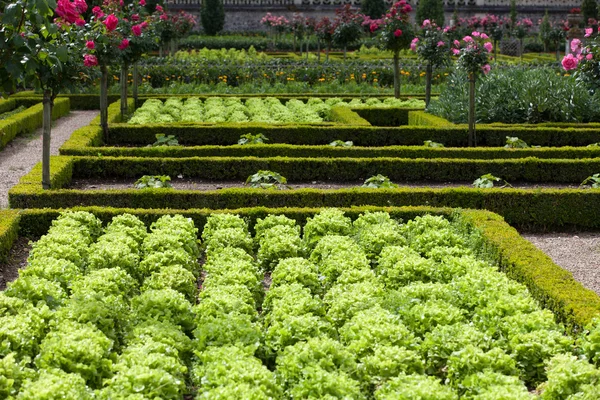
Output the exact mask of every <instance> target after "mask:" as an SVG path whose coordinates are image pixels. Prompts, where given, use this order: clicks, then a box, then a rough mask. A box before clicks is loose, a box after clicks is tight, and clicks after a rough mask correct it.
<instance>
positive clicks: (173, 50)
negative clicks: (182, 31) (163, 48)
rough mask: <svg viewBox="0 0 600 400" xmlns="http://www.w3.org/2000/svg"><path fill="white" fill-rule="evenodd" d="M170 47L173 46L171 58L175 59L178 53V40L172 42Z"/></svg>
mask: <svg viewBox="0 0 600 400" xmlns="http://www.w3.org/2000/svg"><path fill="white" fill-rule="evenodd" d="M170 45H171V57H174V56H175V53H176V52H177V40H176V39H173V40H171V43H170Z"/></svg>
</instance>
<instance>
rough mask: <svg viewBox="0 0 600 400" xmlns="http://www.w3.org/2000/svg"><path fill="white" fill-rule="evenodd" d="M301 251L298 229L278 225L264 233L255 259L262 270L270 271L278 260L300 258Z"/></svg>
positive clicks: (301, 243)
mask: <svg viewBox="0 0 600 400" xmlns="http://www.w3.org/2000/svg"><path fill="white" fill-rule="evenodd" d="M303 251H304V243H303V242H302V239H301V238H300V228H299V227H298V228H296V227H290V226H285V225H280V226H275V227H273V228H271V229H269V230H267V231H266V232H265V233H264V235H263V237H262V238H261V240H260V246H259V249H258V253H257V254H256V257H257V260H258V262H259V263H260V264H261V265H262V266H263V268H264V269H266V270H268V271H271V270H273V267H275V265H277V263H278V262H279V261H280V260H282V259H285V258H290V257H297V256H301V255H302V253H303Z"/></svg>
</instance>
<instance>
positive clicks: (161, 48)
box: [158, 45, 163, 58]
mask: <svg viewBox="0 0 600 400" xmlns="http://www.w3.org/2000/svg"><path fill="white" fill-rule="evenodd" d="M158 56H159V57H161V58H162V56H163V47H162V45H158Z"/></svg>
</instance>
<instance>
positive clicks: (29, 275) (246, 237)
mask: <svg viewBox="0 0 600 400" xmlns="http://www.w3.org/2000/svg"><path fill="white" fill-rule="evenodd" d="M367 210H368V211H370V212H369V213H365V211H367ZM87 211H91V212H93V213H95V214H96V215H97V216H98V217H101V218H102V220H103V221H105V222H109V224H108V225H106V226H105V227H103V226H102V225H103V224H102V223H101V222H100V220H98V219H97V218H96V217H94V216H93V214H88V213H85V212H76V213H66V214H63V215H61V216H60V217H59V219H57V220H55V221H54V222H52V221H53V220H54V219H55V218H56V216H57V212H56V211H51V210H27V211H24V212H22V213H21V214H17V213H3V214H2V215H0V226H10V227H11V229H10V230H11V231H12V232H18V233H19V234H23V233H26V232H28V231H29V232H31V230H39V231H40V233H44V234H45V236H44V237H42V238H41V239H40V240H39V241H38V242H36V243H35V244H34V245H33V248H32V250H31V252H30V258H29V264H28V265H27V267H26V268H25V269H24V270H23V271H22V273H21V276H20V277H19V278H18V279H17V280H16V281H15V282H14V283H12V284H10V285H9V287H8V288H7V290H6V291H4V293H3V294H2V297H3V298H4V299H5V303H6V304H8V305H9V306H8V313H7V315H5V316H3V317H2V318H3V322H4V323H3V324H2V325H1V326H0V337H1V338H2V339H3V342H4V343H8V344H10V346H9V348H10V349H11V353H10V354H8V355H7V357H8V359H5V363H7V364H8V365H10V366H13V365H14V366H17V365H20V368H11V369H9V371H11V372H10V374H11V375H10V378H11V379H12V382H13V386H12V387H13V388H14V389H15V390H16V391H19V390H20V389H21V390H30V391H31V390H33V387H32V386H31V384H30V383H27V382H26V376H27V373H30V372H31V373H33V372H34V371H33V370H35V369H46V370H48V369H51V368H53V367H58V366H60V368H61V369H62V370H63V371H65V372H67V373H72V374H73V375H71V379H70V380H69V384H70V385H71V392H73V393H80V394H82V395H83V394H84V393H86V392H89V391H90V390H91V389H97V390H99V391H100V392H102V393H104V394H105V395H107V396H108V397H111V393H113V394H114V393H118V394H119V395H121V396H123V395H125V394H127V393H131V394H133V393H134V392H135V393H136V394H137V395H139V394H145V393H152V394H153V395H158V396H160V397H162V398H167V397H168V398H185V397H186V396H187V395H190V394H195V392H196V391H197V394H199V395H205V396H210V395H213V394H214V393H216V392H219V393H223V392H225V393H229V392H230V391H233V392H234V393H238V394H239V393H256V392H257V391H258V392H260V393H263V394H264V395H265V396H267V395H268V396H271V397H288V396H295V395H296V394H298V393H305V391H306V390H316V391H318V392H319V393H320V392H321V391H331V390H335V391H336V392H338V393H339V392H342V393H345V394H347V395H349V396H351V397H352V398H365V397H367V396H372V395H373V393H374V392H375V393H376V395H382V394H384V393H388V394H391V395H393V394H394V393H399V392H396V391H397V390H400V389H401V390H406V387H407V386H406V385H409V386H410V385H415V386H418V385H425V386H424V387H425V388H426V391H427V393H428V394H432V393H437V394H438V395H439V396H446V397H447V398H449V399H450V398H456V396H458V395H464V396H467V395H470V394H485V393H487V392H488V391H489V390H490V387H489V384H488V383H486V382H489V381H490V379H492V380H494V382H499V383H498V384H497V385H496V386H494V390H495V391H496V392H497V391H498V390H503V391H507V393H511V398H521V397H523V398H526V397H528V396H529V393H528V391H530V390H533V389H535V388H536V387H537V388H538V390H539V391H541V392H545V394H546V395H552V393H556V392H557V391H560V390H562V389H561V388H563V387H565V385H567V382H565V381H564V379H563V378H562V375H560V373H559V372H560V371H563V370H564V368H569V370H573V371H590V370H593V371H596V369H595V366H593V364H591V363H590V361H591V362H592V363H593V362H595V360H596V357H597V356H598V354H597V351H596V350H594V347H593V346H594V345H595V342H594V341H595V340H596V339H595V338H594V336H590V337H589V338H581V339H579V341H578V342H577V343H576V344H575V340H574V336H570V334H571V333H572V332H578V331H579V330H580V328H581V326H582V325H587V324H588V323H589V322H590V321H591V319H592V318H593V317H595V316H597V315H599V313H600V297H598V296H597V295H596V294H594V293H593V292H591V291H589V290H586V289H585V288H583V287H582V286H581V285H580V284H579V283H577V282H576V281H575V280H574V279H573V278H572V276H571V275H570V274H569V273H568V272H566V271H564V270H562V269H560V268H559V267H558V266H556V265H555V264H553V263H552V261H551V260H550V259H549V258H548V257H547V256H545V255H544V254H543V253H542V252H540V251H539V250H537V249H536V248H535V247H534V246H533V245H532V244H530V243H528V242H527V241H526V240H524V239H522V238H521V237H520V236H519V235H518V233H517V232H516V231H515V230H514V229H512V228H510V227H509V226H508V225H507V224H506V223H504V222H503V221H502V219H501V218H500V217H498V216H496V215H494V214H492V213H489V212H481V211H469V210H462V211H453V210H449V209H431V208H385V209H376V208H369V209H365V208H362V209H350V210H345V211H346V215H344V213H343V211H338V210H331V209H330V210H325V211H321V212H319V210H310V209H297V210H294V209H281V210H268V209H254V210H252V209H250V210H235V213H237V214H238V215H239V216H236V215H231V214H229V215H224V214H223V213H222V212H218V213H215V212H210V211H207V210H186V211H182V212H181V214H182V215H177V214H180V211H177V210H170V211H166V210H163V211H158V210H114V209H105V208H96V209H89V210H87ZM375 211H377V212H375ZM381 211H383V212H381ZM129 212H130V213H131V214H125V213H129ZM318 212H319V213H318ZM166 213H168V214H170V215H169V216H166V215H165V214H166ZM317 213H318V214H317ZM173 214H175V216H174V217H173V216H171V215H173ZM273 214H275V215H277V216H275V215H273ZM282 214H283V215H286V216H287V217H283V216H282ZM426 214H433V215H439V216H432V215H426ZM269 215H271V216H269ZM442 216H443V217H446V218H448V219H445V218H443V217H442ZM138 217H139V218H138ZM242 217H246V220H244V219H242ZM259 217H260V218H261V219H259ZM262 218H264V219H262ZM396 218H402V219H403V224H399V223H398V222H396V221H395V220H394V219H396ZM152 221H154V223H152V225H150V222H152ZM50 224H51V227H50ZM148 226H150V230H149V231H148V228H147V227H148ZM301 227H303V228H302V231H303V234H302V235H301V234H300V232H301ZM3 236H4V235H3V232H0V241H2V239H3ZM199 237H201V238H202V246H200V247H199V246H198V244H197V238H199ZM13 242H14V238H13ZM165 243H168V244H166V245H165ZM284 243H285V245H282V244H284ZM224 247H225V248H226V251H223V248H224ZM49 255H52V258H48V256H49ZM201 255H202V257H203V258H205V260H206V262H205V263H204V264H203V265H202V267H201V268H202V272H200V271H199V268H198V267H199V266H198V263H197V260H198V259H199V257H200V256H201ZM175 256H176V257H175ZM290 257H292V258H290ZM488 262H489V263H491V265H492V266H493V267H492V266H490V265H489V264H488ZM42 266H46V267H44V268H42ZM497 268H498V269H500V271H504V272H506V275H508V276H506V275H504V274H503V273H502V272H500V271H498V270H497ZM265 277H268V278H269V279H270V286H269V287H268V290H266V289H267V288H265V287H264V285H263V281H264V279H265ZM198 279H200V280H201V282H202V285H201V291H200V292H199V293H198V289H197V284H198ZM515 281H516V282H515ZM518 282H521V283H518ZM527 289H528V290H527ZM232 290H233V291H234V292H232ZM231 293H235V296H231ZM9 299H12V300H11V301H9ZM198 301H199V304H197V305H196V302H198ZM34 304H35V305H36V306H37V307H41V308H42V309H43V310H48V311H49V313H48V316H49V320H40V318H39V317H40V315H39V313H40V309H38V308H36V307H34V306H33V305H34ZM91 304H93V306H94V310H95V312H94V313H89V312H87V310H89V307H90V305H91ZM17 305H19V306H17ZM541 307H546V308H548V309H550V310H552V311H553V312H554V314H552V313H551V312H549V311H547V310H542V309H541ZM52 311H54V312H52ZM423 315H426V316H427V318H426V319H423ZM99 316H100V318H99ZM555 320H556V321H559V322H563V323H565V324H566V326H567V327H568V329H567V330H565V329H564V327H563V326H562V325H559V324H557V322H556V321H555ZM532 324H533V325H532ZM591 327H593V328H594V329H596V330H597V329H599V328H596V327H594V326H593V325H592V326H591ZM15 329H16V330H17V331H18V332H21V333H22V335H19V336H18V337H19V338H21V337H25V338H26V339H25V340H21V341H20V342H19V346H15V345H12V344H13V342H15V340H16V339H15V338H16V337H17V336H14V335H12V334H11V333H13V332H14V331H15ZM569 331H570V332H569ZM78 337H85V341H86V343H87V344H88V345H87V346H81V343H80V341H78V340H76V338H78ZM190 338H194V340H193V341H192V340H190ZM365 338H368V340H365ZM150 344H155V345H152V346H150ZM574 345H575V348H574ZM531 348H535V349H536V350H535V351H531V350H530V349H531ZM574 352H575V353H577V352H585V353H586V355H587V356H588V358H587V359H583V360H578V359H577V358H576V357H574V356H573V355H572V354H573V353H574ZM193 354H195V356H192V355H193ZM299 354H308V357H306V356H303V357H299ZM324 354H325V355H324ZM132 355H136V360H137V364H136V366H135V367H132V366H131V365H130V364H129V360H130V357H131V356H132ZM332 356H334V360H336V361H335V362H333V363H331V362H327V363H325V362H324V361H325V360H331V358H330V357H332ZM474 357H475V358H477V359H484V360H487V359H491V360H496V361H494V362H492V363H491V364H489V363H481V364H479V363H473V361H472V360H473V358H474ZM22 359H25V360H26V361H24V362H23V363H22V364H18V361H20V360H22ZM30 360H34V361H33V362H31V361H30ZM338 360H341V361H338ZM588 360H590V361H588ZM144 361H147V363H144ZM157 362H159V363H158V364H157ZM359 363H360V364H366V365H368V366H370V367H369V368H367V369H365V370H362V369H359V368H357V365H358V364H359ZM490 365H491V366H490ZM141 366H143V368H142V367H141ZM223 366H225V368H224V367H223ZM188 367H190V368H189V369H188ZM12 371H22V373H13V372H12ZM315 372H316V373H319V374H327V375H330V376H331V377H332V379H329V380H327V381H326V382H320V381H318V382H317V383H316V382H315V381H314V380H313V379H312V378H310V376H312V375H310V373H315ZM595 373H597V372H595ZM53 374H58V375H60V376H62V375H64V372H49V371H48V372H45V373H44V374H42V376H41V377H40V379H39V380H38V381H37V382H38V385H41V384H42V383H43V382H45V381H46V380H47V381H50V382H51V381H52V378H53V376H54V375H53ZM305 374H309V377H308V378H306V377H305ZM147 376H152V377H153V379H152V380H151V381H148V380H145V378H144V377H147ZM594 376H595V375H594V374H592V373H591V372H590V373H588V374H583V373H582V374H581V377H580V378H578V379H577V380H576V381H575V382H574V383H573V382H572V381H568V384H569V386H568V387H569V388H570V389H569V390H571V391H572V392H585V391H586V390H587V391H588V392H589V390H588V389H586V388H585V385H586V384H588V383H594V382H595V381H594V380H593V377H594ZM158 378H160V379H158ZM248 380H250V381H252V382H253V384H252V385H245V384H243V383H244V382H247V381H248ZM546 381H547V383H545V382H546ZM122 382H127V383H128V384H127V385H124V384H123V383H122ZM257 382H258V383H257ZM142 383H143V384H142ZM189 383H191V385H190V384H189ZM544 383H545V384H544ZM21 384H24V385H23V388H21ZM410 387H412V386H410ZM311 388H312V389H311ZM515 395H517V396H518V397H514V396H515ZM242 396H245V395H244V394H242ZM300 397H304V395H301V396H300ZM446 397H442V398H446Z"/></svg>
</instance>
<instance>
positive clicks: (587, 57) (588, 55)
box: [585, 53, 594, 60]
mask: <svg viewBox="0 0 600 400" xmlns="http://www.w3.org/2000/svg"><path fill="white" fill-rule="evenodd" d="M593 58H594V55H593V54H592V53H588V54H586V56H585V59H586V60H592V59H593Z"/></svg>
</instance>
